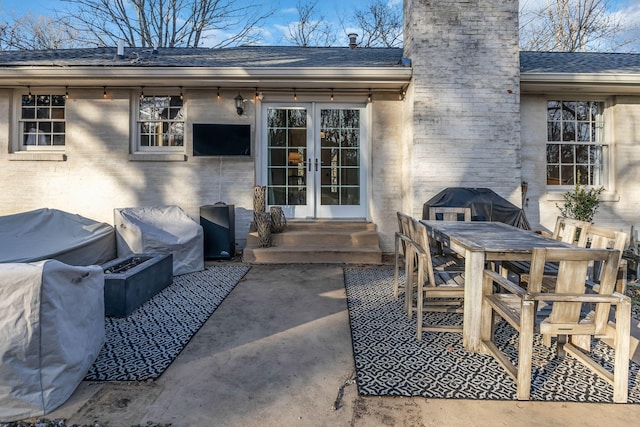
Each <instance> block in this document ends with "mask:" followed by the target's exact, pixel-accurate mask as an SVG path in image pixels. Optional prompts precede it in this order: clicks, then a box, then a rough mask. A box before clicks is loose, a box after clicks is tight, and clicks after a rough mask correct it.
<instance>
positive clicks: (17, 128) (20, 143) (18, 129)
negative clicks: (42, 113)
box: [12, 87, 69, 153]
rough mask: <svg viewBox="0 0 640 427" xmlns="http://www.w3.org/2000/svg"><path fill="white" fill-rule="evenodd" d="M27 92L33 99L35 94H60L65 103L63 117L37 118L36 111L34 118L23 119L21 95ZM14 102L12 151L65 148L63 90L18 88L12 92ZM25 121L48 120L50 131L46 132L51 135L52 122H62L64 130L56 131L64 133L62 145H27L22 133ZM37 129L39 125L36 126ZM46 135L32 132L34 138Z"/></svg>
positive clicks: (57, 150)
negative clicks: (50, 125)
mask: <svg viewBox="0 0 640 427" xmlns="http://www.w3.org/2000/svg"><path fill="white" fill-rule="evenodd" d="M29 93H31V96H32V97H34V99H37V98H36V97H37V96H42V95H49V96H61V97H63V98H64V99H65V103H64V107H63V112H64V114H63V115H64V117H63V118H54V117H49V118H40V119H39V118H38V117H37V112H36V115H35V116H36V117H34V118H32V119H31V118H28V119H24V118H22V97H23V96H28V95H29ZM14 95H15V97H14V103H13V110H14V114H13V117H15V120H14V121H13V132H12V135H13V141H14V142H13V143H12V147H13V150H12V151H13V152H14V153H25V152H33V153H39V152H40V153H41V152H56V153H64V151H65V150H66V147H67V144H68V136H69V135H68V131H67V128H68V122H67V101H66V95H65V93H64V90H61V89H60V88H46V87H42V88H37V89H33V90H26V89H18V90H16V91H15V92H14ZM48 108H49V109H51V108H52V106H51V105H49V107H48ZM25 122H49V123H51V124H52V130H51V131H50V132H47V133H48V134H49V135H50V136H52V137H53V135H54V134H55V132H53V124H54V123H64V132H58V134H63V135H64V140H65V141H64V142H65V143H64V144H63V145H27V144H26V143H25V133H24V123H25ZM36 129H39V126H38V127H37V128H36ZM45 135H46V133H43V134H41V133H39V132H36V133H34V134H33V136H34V138H36V139H37V140H39V139H40V138H44V137H45Z"/></svg>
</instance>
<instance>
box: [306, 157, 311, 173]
mask: <svg viewBox="0 0 640 427" xmlns="http://www.w3.org/2000/svg"><path fill="white" fill-rule="evenodd" d="M307 164H308V165H309V172H311V158H309V160H308V161H307Z"/></svg>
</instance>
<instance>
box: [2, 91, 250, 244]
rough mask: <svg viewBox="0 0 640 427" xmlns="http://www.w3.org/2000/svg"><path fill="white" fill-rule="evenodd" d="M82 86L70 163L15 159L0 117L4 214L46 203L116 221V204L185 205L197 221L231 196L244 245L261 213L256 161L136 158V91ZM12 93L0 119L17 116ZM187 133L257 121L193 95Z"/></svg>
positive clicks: (69, 142) (208, 96) (71, 122)
mask: <svg viewBox="0 0 640 427" xmlns="http://www.w3.org/2000/svg"><path fill="white" fill-rule="evenodd" d="M109 93H110V97H109V99H103V98H102V90H100V91H92V92H84V93H83V92H79V91H74V92H73V93H72V96H71V97H70V99H68V100H67V108H66V114H67V128H66V131H67V139H66V147H65V152H66V154H67V160H66V161H61V162H51V161H8V160H7V157H8V152H9V143H10V137H9V127H10V123H9V120H2V121H0V153H1V154H0V162H2V168H0V177H1V178H2V182H3V183H4V185H3V192H2V197H1V199H0V200H1V203H0V215H4V214H11V213H16V212H23V211H27V210H31V209H37V208H42V207H49V208H57V209H62V210H65V211H68V212H72V213H77V214H80V215H83V216H87V217H89V218H92V219H96V220H99V221H104V222H107V223H109V224H113V209H114V208H116V207H130V206H159V205H169V204H171V205H178V206H180V207H181V208H182V209H184V210H185V211H186V212H187V214H189V215H190V216H191V217H192V218H194V219H195V220H196V221H198V220H199V207H200V206H201V205H206V204H213V203H215V202H218V201H224V202H226V203H229V204H234V205H235V210H236V243H238V244H239V245H240V246H244V244H245V239H246V233H247V231H248V229H249V224H250V222H251V220H252V218H253V213H252V210H253V185H254V176H255V168H254V161H253V158H247V159H244V158H225V159H220V158H205V157H195V158H194V157H193V156H191V152H192V148H191V144H190V141H191V138H190V136H188V137H187V138H186V140H187V141H188V144H187V147H186V153H187V155H188V160H187V161H186V162H140V161H130V160H129V152H130V116H129V111H130V107H129V105H130V104H129V92H128V91H125V90H120V91H118V90H110V91H109ZM11 94H12V92H11V91H1V92H0V116H1V117H11V115H10V114H9V111H10V110H11V102H12V101H11ZM185 95H186V97H185V99H186V108H187V109H188V114H187V118H188V121H187V123H186V127H185V128H186V132H187V133H188V135H190V132H191V124H192V123H193V122H211V123H214V122H219V123H249V124H251V125H252V126H254V130H255V124H254V123H253V120H255V115H254V114H251V115H244V116H238V115H237V114H236V112H235V107H234V105H233V103H232V102H229V101H228V100H227V101H226V102H222V100H221V101H217V100H216V94H215V92H214V93H210V92H196V93H190V94H185Z"/></svg>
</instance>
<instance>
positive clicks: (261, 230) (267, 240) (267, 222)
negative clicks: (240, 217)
mask: <svg viewBox="0 0 640 427" xmlns="http://www.w3.org/2000/svg"><path fill="white" fill-rule="evenodd" d="M256 230H257V231H258V245H259V246H260V247H262V248H268V247H269V246H271V214H268V213H266V212H263V213H262V214H259V215H256Z"/></svg>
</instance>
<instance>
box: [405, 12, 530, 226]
mask: <svg viewBox="0 0 640 427" xmlns="http://www.w3.org/2000/svg"><path fill="white" fill-rule="evenodd" d="M404 17H405V21H404V38H405V39H404V47H405V57H408V58H410V59H411V60H412V66H413V80H412V83H411V86H410V88H409V90H408V92H407V100H406V101H405V112H406V116H407V117H408V118H411V119H410V120H411V124H410V125H408V126H407V127H410V128H411V129H412V135H406V140H405V143H406V146H407V149H406V150H405V159H404V160H405V167H406V169H407V171H406V174H405V180H404V191H405V192H406V195H407V199H408V200H407V201H406V202H405V203H404V206H403V208H404V209H405V210H406V211H407V212H409V213H411V214H412V215H413V216H417V217H419V216H421V213H422V204H423V203H424V202H426V201H427V200H428V199H429V198H431V197H432V196H433V195H435V194H436V193H438V192H439V191H441V190H442V189H443V188H446V187H490V188H492V189H493V190H494V191H496V192H497V193H498V194H500V195H502V196H503V197H505V198H507V199H509V200H510V201H512V202H513V203H515V204H517V205H520V180H521V176H520V115H519V109H520V105H519V98H520V90H519V81H520V80H519V77H520V76H519V59H518V52H519V50H518V2H517V1H460V0H438V1H424V0H415V1H414V0H405V2H404Z"/></svg>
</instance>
